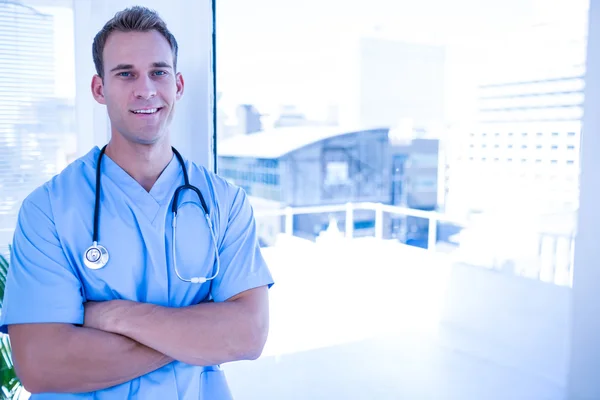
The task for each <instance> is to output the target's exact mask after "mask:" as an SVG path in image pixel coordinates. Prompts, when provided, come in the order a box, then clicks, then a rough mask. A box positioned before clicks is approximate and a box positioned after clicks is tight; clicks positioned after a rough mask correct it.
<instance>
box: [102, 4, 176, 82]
mask: <svg viewBox="0 0 600 400" xmlns="http://www.w3.org/2000/svg"><path fill="white" fill-rule="evenodd" d="M151 30H155V31H157V32H158V33H160V34H161V35H163V36H164V37H165V39H167V41H168V42H169V44H170V45H171V50H172V51H173V69H174V70H177V50H178V46H177V40H175V36H173V34H172V33H171V32H170V31H169V29H167V24H166V23H165V21H163V20H162V19H161V18H160V17H159V16H158V13H157V12H156V11H153V10H150V9H148V8H145V7H140V6H135V7H131V8H127V9H125V10H123V11H119V12H118V13H116V14H115V16H114V17H113V18H112V19H110V20H109V21H108V22H107V23H106V24H105V25H104V27H103V28H102V29H101V30H100V32H98V33H97V34H96V37H95V38H94V44H93V45H92V56H93V58H94V65H95V66H96V73H97V74H98V76H100V78H102V79H104V64H103V63H104V57H103V55H102V52H103V51H104V46H105V45H106V40H107V39H108V37H109V36H110V34H111V33H112V32H115V31H118V32H149V31H151Z"/></svg>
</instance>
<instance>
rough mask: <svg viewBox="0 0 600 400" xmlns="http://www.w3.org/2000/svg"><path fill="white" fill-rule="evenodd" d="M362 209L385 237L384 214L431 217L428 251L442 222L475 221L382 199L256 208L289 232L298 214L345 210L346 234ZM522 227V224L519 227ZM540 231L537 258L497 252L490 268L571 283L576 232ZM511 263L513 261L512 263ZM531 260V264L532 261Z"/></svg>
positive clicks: (377, 232)
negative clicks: (517, 260)
mask: <svg viewBox="0 0 600 400" xmlns="http://www.w3.org/2000/svg"><path fill="white" fill-rule="evenodd" d="M359 210H366V211H373V212H375V227H374V236H375V238H378V239H384V225H385V224H384V214H385V213H388V214H393V215H401V216H405V217H416V218H424V219H427V220H428V228H429V229H428V237H427V251H428V252H437V251H438V250H439V249H438V238H437V236H438V224H439V223H449V224H454V225H456V226H460V227H463V228H468V227H469V226H470V225H471V222H470V221H467V220H464V219H463V220H461V219H458V218H453V217H451V216H449V215H447V214H444V213H440V212H437V211H422V210H416V209H412V208H407V207H400V206H391V205H385V204H381V203H372V202H362V203H345V204H334V205H323V206H310V207H286V208H280V209H258V210H256V211H255V216H256V218H257V219H260V218H262V217H285V220H284V224H283V225H284V229H283V233H285V234H286V235H288V236H292V235H293V234H294V216H296V215H307V214H326V213H345V236H346V238H353V237H354V212H355V211H359ZM515 229H516V230H518V229H519V228H518V227H515ZM535 234H537V235H538V240H539V248H537V249H532V251H534V252H536V253H537V255H536V260H531V261H524V262H523V263H524V264H525V267H523V266H518V265H517V266H515V265H511V266H509V267H507V266H506V264H507V263H506V260H502V259H501V258H500V259H498V260H496V254H493V255H490V258H492V259H494V261H493V262H492V265H486V267H487V268H490V269H511V268H512V273H514V274H516V275H519V276H527V277H529V278H533V279H539V280H542V281H546V282H552V283H555V284H558V285H565V286H570V285H571V282H572V272H573V248H574V234H573V233H567V234H563V235H559V234H553V233H544V232H535ZM508 264H510V262H509V263H508ZM529 264H531V265H529Z"/></svg>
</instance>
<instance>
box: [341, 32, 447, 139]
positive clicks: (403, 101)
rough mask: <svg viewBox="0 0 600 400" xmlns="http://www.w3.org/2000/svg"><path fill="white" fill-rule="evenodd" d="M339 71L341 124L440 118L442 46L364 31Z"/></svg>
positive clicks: (420, 123) (431, 122) (421, 122)
mask: <svg viewBox="0 0 600 400" xmlns="http://www.w3.org/2000/svg"><path fill="white" fill-rule="evenodd" d="M349 51H350V56H349V57H350V59H349V61H348V65H344V66H343V70H341V71H339V75H340V76H341V78H338V79H343V81H344V85H343V88H342V89H340V93H339V94H340V97H341V98H340V101H341V109H340V121H341V123H342V124H343V125H346V126H355V125H358V126H364V127H376V126H389V127H395V126H396V125H397V124H398V122H399V121H401V120H405V119H408V120H411V121H413V124H414V126H415V127H420V128H430V127H432V126H436V125H440V124H443V123H444V121H445V108H444V92H445V86H446V71H445V68H446V56H447V55H446V48H445V47H444V46H439V45H430V44H421V43H408V42H403V41H400V40H396V39H394V38H388V37H377V36H365V37H361V38H360V39H359V40H358V41H357V44H356V45H354V46H351V49H350V50H349Z"/></svg>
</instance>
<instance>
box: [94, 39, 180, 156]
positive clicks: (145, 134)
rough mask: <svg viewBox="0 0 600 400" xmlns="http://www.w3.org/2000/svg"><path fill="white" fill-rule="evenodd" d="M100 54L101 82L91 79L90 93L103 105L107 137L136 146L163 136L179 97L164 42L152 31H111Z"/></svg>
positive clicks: (157, 139)
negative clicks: (117, 136) (109, 131)
mask: <svg viewBox="0 0 600 400" xmlns="http://www.w3.org/2000/svg"><path fill="white" fill-rule="evenodd" d="M103 56H104V80H102V79H100V77H98V76H94V79H93V80H92V92H93V94H94V98H95V99H96V100H97V101H98V102H99V103H101V104H105V105H106V108H107V111H108V116H109V118H110V121H111V127H112V133H113V135H115V134H120V135H121V136H123V138H124V139H126V140H127V141H129V142H133V143H139V144H153V143H156V142H158V141H159V140H161V139H162V138H164V137H165V136H166V135H167V134H168V131H169V125H170V123H171V120H172V119H173V113H174V109H175V103H176V102H177V100H179V99H180V98H181V96H182V95H183V78H182V77H181V74H175V71H174V69H173V52H172V51H171V47H170V46H169V42H168V41H167V39H165V38H164V37H163V36H162V35H161V34H160V33H158V32H157V31H150V32H127V33H124V32H113V33H111V34H110V36H109V37H108V40H107V41H106V45H105V47H104V53H103Z"/></svg>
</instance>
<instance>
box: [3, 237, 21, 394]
mask: <svg viewBox="0 0 600 400" xmlns="http://www.w3.org/2000/svg"><path fill="white" fill-rule="evenodd" d="M8 250H9V252H10V251H11V248H10V247H9V248H8ZM8 268H9V264H8V259H7V258H6V257H4V256H3V255H2V254H0V312H2V310H1V307H2V300H3V299H4V288H5V286H6V277H7V275H8ZM0 335H1V336H0V388H1V391H0V396H1V398H2V399H7V400H10V399H18V398H19V397H20V396H21V392H22V390H23V386H22V385H21V382H20V381H19V378H18V377H17V374H16V373H15V367H14V365H13V361H12V356H11V354H12V348H11V346H10V339H9V337H8V335H5V334H0Z"/></svg>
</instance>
